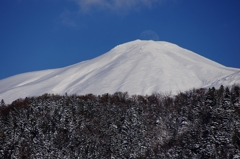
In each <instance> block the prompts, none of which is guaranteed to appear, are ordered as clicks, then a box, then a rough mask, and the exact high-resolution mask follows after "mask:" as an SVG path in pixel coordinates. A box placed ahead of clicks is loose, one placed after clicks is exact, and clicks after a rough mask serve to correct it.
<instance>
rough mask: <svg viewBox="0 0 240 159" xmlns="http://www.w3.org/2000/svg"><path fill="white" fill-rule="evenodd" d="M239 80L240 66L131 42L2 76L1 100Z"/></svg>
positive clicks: (162, 90)
mask: <svg viewBox="0 0 240 159" xmlns="http://www.w3.org/2000/svg"><path fill="white" fill-rule="evenodd" d="M221 84H223V85H225V86H227V85H232V84H240V69H237V68H229V67H225V66H223V65H221V64H218V63H216V62H214V61H211V60H209V59H207V58H205V57H202V56H200V55H198V54H196V53H194V52H192V51H189V50H187V49H184V48H181V47H179V46H177V45H175V44H172V43H169V42H163V41H141V40H135V41H132V42H128V43H125V44H122V45H118V46H117V47H115V48H113V49H112V50H110V51H109V52H107V53H105V54H103V55H101V56H99V57H96V58H94V59H92V60H88V61H84V62H80V63H77V64H74V65H71V66H68V67H64V68H59V69H51V70H44V71H36V72H29V73H24V74H20V75H15V76H12V77H9V78H6V79H3V80H0V99H4V101H5V102H6V103H11V102H12V101H14V100H16V99H18V98H25V97H31V96H39V95H42V94H44V93H54V94H65V93H68V94H88V93H92V94H97V95H98V94H104V93H115V92H118V91H121V92H128V93H129V94H130V95H132V94H141V95H146V94H152V93H155V92H158V93H171V94H176V93H178V92H180V91H182V92H183V91H187V90H189V89H192V88H200V87H213V86H214V87H217V88H218V87H219V86H220V85H221Z"/></svg>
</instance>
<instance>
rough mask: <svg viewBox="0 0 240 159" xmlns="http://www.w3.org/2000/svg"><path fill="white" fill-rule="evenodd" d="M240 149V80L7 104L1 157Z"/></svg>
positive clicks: (1, 122) (201, 153)
mask: <svg viewBox="0 0 240 159" xmlns="http://www.w3.org/2000/svg"><path fill="white" fill-rule="evenodd" d="M239 157H240V87H238V86H233V87H231V88H224V87H223V86H221V87H220V88H219V89H215V88H211V89H195V90H191V91H188V92H186V93H180V94H178V95H176V96H175V97H174V98H173V97H169V96H164V95H161V94H153V95H150V96H140V95H138V96H136V95H134V96H129V95H128V94H127V93H121V92H118V93H114V94H103V95H99V96H95V95H92V94H89V95H84V96H78V95H71V96H68V95H64V96H59V95H50V94H44V95H42V96H39V97H32V98H26V99H24V100H17V101H14V102H13V103H12V104H11V105H8V106H6V105H5V104H4V103H2V104H1V105H0V158H29V159H31V158H62V159H64V158H66V159H67V158H103V159H108V158H122V159H129V158H132V159H139V158H149V159H156V158H194V159H209V158H218V159H233V158H234V159H237V158H239Z"/></svg>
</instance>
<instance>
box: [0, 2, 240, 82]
mask: <svg viewBox="0 0 240 159" xmlns="http://www.w3.org/2000/svg"><path fill="white" fill-rule="evenodd" d="M239 15H240V1H239V0H0V57H1V58H0V59H1V62H0V79H3V78H6V77H9V76H12V75H16V74H19V73H24V72H30V71H37V70H45V69H52V68H60V67H64V66H68V65H71V64H75V63H78V62H81V61H84V60H89V59H92V58H94V57H97V56H99V55H101V54H103V53H105V52H107V51H109V50H110V49H112V48H113V47H115V46H116V45H118V44H122V43H125V42H129V41H132V40H136V39H141V38H142V39H143V38H152V39H155V40H157V39H158V40H160V41H168V42H171V43H175V44H177V45H179V46H181V47H184V48H186V49H189V50H191V51H194V52H196V53H198V54H200V55H202V56H205V57H207V58H209V59H211V60H213V61H216V62H218V63H221V64H223V65H225V66H229V67H237V68H240V16H239Z"/></svg>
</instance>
